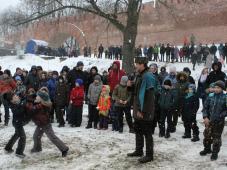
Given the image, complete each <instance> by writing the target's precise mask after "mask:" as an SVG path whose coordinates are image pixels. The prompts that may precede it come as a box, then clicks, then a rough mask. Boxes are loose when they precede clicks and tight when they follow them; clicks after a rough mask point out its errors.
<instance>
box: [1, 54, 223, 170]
mask: <svg viewBox="0 0 227 170" xmlns="http://www.w3.org/2000/svg"><path fill="white" fill-rule="evenodd" d="M77 61H83V62H84V65H85V69H88V68H90V67H92V66H97V67H98V69H99V70H101V71H103V70H107V69H108V67H109V66H110V65H111V63H112V62H113V61H112V60H107V59H94V58H91V59H90V58H84V57H78V58H70V59H67V60H65V61H63V62H60V60H59V59H58V58H56V59H52V60H44V59H42V58H41V57H38V56H33V55H26V56H25V58H24V60H20V59H18V58H17V57H16V56H8V57H0V65H1V66H2V67H3V69H10V70H11V71H12V73H14V72H15V69H16V67H21V68H25V69H27V70H29V69H30V68H31V66H32V65H41V66H42V67H43V68H44V69H45V70H57V71H60V70H61V68H62V67H63V66H64V65H67V66H69V67H70V68H72V67H74V66H75V65H76V63H77ZM158 65H159V66H162V65H164V63H161V64H158ZM170 65H172V64H167V68H169V66H170ZM174 65H175V66H176V68H177V71H181V70H182V69H183V68H184V67H186V66H188V67H189V68H190V69H192V65H191V64H187V63H176V64H174ZM202 68H203V66H202V65H200V66H197V67H196V71H192V75H193V77H195V78H196V79H198V78H199V75H200V73H201V70H202ZM101 71H100V72H101ZM1 113H3V107H1ZM87 115H88V111H87V105H84V111H83V123H82V127H80V128H71V127H69V126H68V125H66V127H64V128H58V127H57V123H54V124H53V127H54V131H55V132H56V135H57V136H59V137H60V138H61V139H62V140H63V141H64V142H65V143H66V144H67V145H68V146H69V148H70V151H69V155H68V156H67V157H66V158H62V157H61V153H60V152H59V151H58V149H57V148H56V147H55V146H54V145H53V144H52V143H51V142H50V141H49V140H48V139H47V137H46V135H44V136H43V138H42V145H43V151H42V152H41V153H38V154H31V153H30V149H31V148H32V146H33V140H32V135H33V132H34V130H35V126H34V124H33V123H32V122H30V123H29V124H28V125H26V126H25V131H26V135H27V139H26V142H27V144H26V150H25V154H26V155H27V156H26V157H25V158H24V159H20V158H17V157H16V156H15V154H14V153H12V154H6V153H5V152H4V150H3V148H4V146H5V144H6V143H7V141H8V140H9V138H10V137H11V135H12V134H13V133H14V128H13V127H12V125H11V124H10V125H9V126H8V127H4V126H3V125H2V124H1V125H0V136H1V137H0V169H7V170H8V169H12V170H14V169H26V170H31V169H32V170H36V169H37V170H47V169H56V170H57V169H61V170H62V169H67V170H69V169H73V170H77V169H78V170H79V169H81V170H88V169H89V170H90V169H92V170H93V169H97V170H103V169H119V170H124V169H135V170H137V169H144V170H146V169H147V170H150V169H155V170H156V169H168V170H175V169H177V170H178V169H180V170H181V169H184V170H191V169H198V170H200V169H212V170H213V169H218V170H219V169H220V170H221V169H223V170H224V169H227V166H226V163H227V130H226V129H225V130H224V132H223V135H222V140H223V143H222V148H221V151H220V153H219V159H218V160H217V161H214V162H211V161H210V156H205V157H201V156H200V155H199V152H200V151H201V150H202V149H203V144H202V140H203V134H202V132H203V130H204V126H203V123H202V115H201V108H200V110H199V112H198V125H199V128H200V141H199V142H196V143H192V142H191V141H190V140H189V139H182V138H181V136H182V135H183V133H184V127H183V124H182V121H181V119H180V118H179V124H178V126H177V131H176V133H175V134H171V137H170V138H169V139H165V138H159V137H158V133H159V130H158V128H157V129H156V131H155V135H154V161H153V162H151V163H147V164H144V165H141V164H139V163H138V162H137V159H136V158H127V157H126V154H127V153H128V152H132V151H134V149H135V135H134V134H129V133H128V127H127V124H126V122H125V126H124V133H123V134H119V133H117V132H112V131H111V126H109V129H108V130H107V131H98V130H94V129H89V130H87V129H85V126H86V123H87ZM2 118H3V116H2ZM3 120H4V118H3ZM225 128H226V127H225ZM15 147H16V145H15V146H14V150H15Z"/></svg>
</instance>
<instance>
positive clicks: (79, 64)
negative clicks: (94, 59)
mask: <svg viewBox="0 0 227 170" xmlns="http://www.w3.org/2000/svg"><path fill="white" fill-rule="evenodd" d="M76 66H77V67H80V66H84V63H83V62H82V61H78V62H77V64H76Z"/></svg>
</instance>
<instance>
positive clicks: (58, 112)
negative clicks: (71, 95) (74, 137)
mask: <svg viewBox="0 0 227 170" xmlns="http://www.w3.org/2000/svg"><path fill="white" fill-rule="evenodd" d="M64 112H65V107H61V106H56V117H57V120H58V122H59V124H60V125H64V124H65V120H64Z"/></svg>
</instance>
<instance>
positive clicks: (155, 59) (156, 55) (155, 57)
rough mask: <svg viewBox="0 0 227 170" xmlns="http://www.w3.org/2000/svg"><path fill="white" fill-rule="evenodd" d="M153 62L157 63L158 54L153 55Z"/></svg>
mask: <svg viewBox="0 0 227 170" xmlns="http://www.w3.org/2000/svg"><path fill="white" fill-rule="evenodd" d="M154 61H156V62H157V61H158V54H157V53H154Z"/></svg>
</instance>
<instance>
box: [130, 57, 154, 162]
mask: <svg viewBox="0 0 227 170" xmlns="http://www.w3.org/2000/svg"><path fill="white" fill-rule="evenodd" d="M135 63H136V71H137V72H138V75H137V77H136V80H135V83H134V95H135V96H134V103H133V117H134V119H135V121H134V126H135V134H136V150H135V151H134V152H133V153H129V154H128V156H129V157H141V158H140V159H139V162H140V163H146V162H150V161H152V160H153V137H152V127H153V120H154V111H155V90H156V89H155V88H156V84H157V83H156V79H155V77H154V75H153V74H151V73H150V72H149V68H148V67H147V63H148V59H147V58H145V57H137V58H136V59H135ZM144 137H145V143H146V155H145V156H143V147H144ZM142 156H143V157H142Z"/></svg>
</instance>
